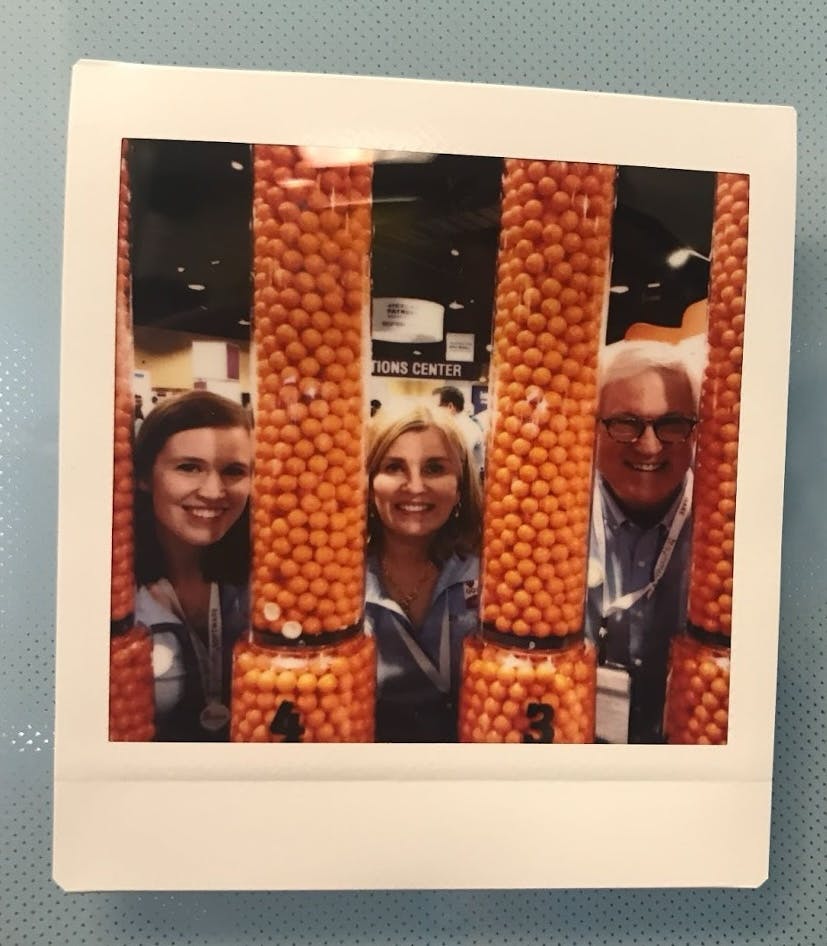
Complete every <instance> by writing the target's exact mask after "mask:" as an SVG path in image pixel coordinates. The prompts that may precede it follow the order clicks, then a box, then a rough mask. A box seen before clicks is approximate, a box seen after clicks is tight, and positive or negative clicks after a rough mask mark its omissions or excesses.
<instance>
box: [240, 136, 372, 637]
mask: <svg viewBox="0 0 827 946" xmlns="http://www.w3.org/2000/svg"><path fill="white" fill-rule="evenodd" d="M254 150H255V161H254V168H255V180H254V218H255V219H256V220H260V219H265V220H268V219H272V220H273V221H274V223H275V225H276V226H277V228H278V233H279V239H278V240H272V239H268V240H266V241H259V240H256V244H255V249H256V255H255V262H254V273H253V282H254V286H255V292H254V304H253V311H254V315H255V316H256V327H255V332H256V342H257V344H256V352H257V362H258V363H257V366H256V369H257V374H258V378H259V396H258V405H257V407H258V410H257V430H258V431H259V434H258V441H259V443H258V446H257V450H256V461H255V465H254V470H253V523H254V526H253V563H252V575H253V579H252V589H251V590H252V613H253V624H254V626H255V627H256V628H258V629H260V630H270V631H273V632H277V633H286V635H287V636H288V637H292V636H296V635H301V636H313V635H318V634H319V633H322V632H330V631H336V630H341V629H343V628H346V627H349V626H351V625H354V624H356V623H358V621H359V619H360V617H361V610H362V604H361V597H358V600H357V599H356V598H354V599H353V600H351V599H348V601H347V603H345V601H344V599H340V600H338V601H335V600H333V599H332V598H331V597H330V592H329V588H328V586H327V582H328V581H329V580H330V579H329V578H328V577H326V576H324V569H325V568H326V567H327V566H328V565H329V564H330V562H331V558H330V556H329V553H331V552H332V553H333V554H334V556H335V554H336V552H337V550H339V549H341V548H342V546H343V544H348V547H349V548H350V549H353V550H356V551H357V552H359V553H361V549H362V548H363V546H364V532H365V521H364V498H363V492H364V489H363V483H362V476H363V474H362V464H361V458H362V456H363V452H364V433H363V425H362V418H363V416H364V402H363V390H362V385H361V374H362V364H361V360H362V350H363V340H364V327H363V317H362V312H363V308H364V301H365V300H366V298H367V296H368V293H369V276H368V272H369V267H368V262H369V260H368V249H369V244H368V240H367V239H363V236H364V235H366V234H369V232H370V226H371V222H370V205H369V204H367V205H366V204H365V203H364V196H367V195H368V194H369V193H370V177H371V168H370V167H369V166H362V165H352V166H350V167H345V168H341V167H336V168H325V167H323V166H321V165H319V166H315V165H312V164H311V163H310V162H308V161H307V160H304V159H303V158H302V157H301V155H300V153H299V150H298V149H296V148H291V147H285V146H281V145H278V146H271V145H256V146H255V149H254ZM274 155H278V161H279V165H278V166H279V168H280V169H283V171H284V175H285V179H286V180H287V179H289V180H293V181H300V182H301V184H300V185H296V186H291V187H290V188H286V189H282V188H278V189H272V188H270V187H265V186H264V183H265V180H264V179H265V177H266V175H267V174H269V173H270V170H269V169H270V168H272V166H273V160H274ZM357 182H358V184H357ZM259 183H261V185H262V186H261V187H259V186H258V185H259ZM357 188H360V189H362V190H365V189H366V194H361V190H360V195H361V196H360V198H359V200H358V202H353V203H350V202H349V201H348V199H346V198H345V197H344V195H346V194H348V193H350V192H352V191H354V190H355V189H357ZM360 235H361V236H360ZM275 300H278V305H280V306H281V307H282V308H281V309H279V310H278V311H274V308H273V306H274V301H275ZM267 307H270V308H267ZM264 309H266V310H267V312H268V313H272V314H273V315H274V317H269V316H268V317H264V318H259V313H260V312H262V311H263V310H264ZM349 458H351V459H349ZM274 461H277V462H278V464H279V466H278V469H274V466H273V462H274ZM351 461H355V462H351ZM349 513H354V514H355V516H356V518H355V520H354V526H353V529H352V530H351V531H350V532H349V533H347V534H346V532H345V530H344V529H343V527H342V526H343V520H346V519H347V516H348V514H349ZM259 514H261V515H259ZM337 567H338V568H339V570H340V571H339V573H338V576H339V577H340V578H341V580H342V581H343V582H345V583H346V584H353V585H354V586H355V587H359V588H361V587H362V586H363V584H364V557H363V555H361V554H354V555H351V554H350V553H348V556H347V561H346V562H343V563H339V564H338V565H337Z"/></svg>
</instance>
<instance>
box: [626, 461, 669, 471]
mask: <svg viewBox="0 0 827 946" xmlns="http://www.w3.org/2000/svg"><path fill="white" fill-rule="evenodd" d="M631 466H632V469H634V470H640V471H641V472H643V473H654V471H655V470H659V469H660V468H661V466H662V464H661V463H633V464H632V465H631Z"/></svg>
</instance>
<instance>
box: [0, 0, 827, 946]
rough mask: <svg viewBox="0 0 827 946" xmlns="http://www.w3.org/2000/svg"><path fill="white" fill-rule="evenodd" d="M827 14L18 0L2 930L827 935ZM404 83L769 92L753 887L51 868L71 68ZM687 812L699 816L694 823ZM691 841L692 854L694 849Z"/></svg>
mask: <svg viewBox="0 0 827 946" xmlns="http://www.w3.org/2000/svg"><path fill="white" fill-rule="evenodd" d="M825 36H827V5H825V4H824V3H823V2H818V0H811V2H804V0H802V2H797V0H776V2H760V0H742V2H741V3H740V4H726V3H712V2H698V0H695V2H692V3H687V2H683V3H679V2H673V0H665V2H641V0H638V2H636V3H633V4H629V3H622V2H612V0H583V2H581V3H579V4H569V3H565V4H564V3H556V4H552V3H549V2H544V0H514V2H512V3H502V2H498V0H476V2H474V0H465V2H464V3H460V2H452V0H441V2H440V0H419V2H416V0H408V2H402V0H386V2H383V3H371V2H368V0H338V2H335V0H329V2H321V0H302V2H295V0H287V2H280V3H279V2H275V3H270V4H266V3H263V2H260V0H256V2H252V0H251V2H245V3H240V4H228V3H225V2H219V0H199V2H194V0H117V2H116V0H86V2H84V0H52V2H50V0H28V2H27V3H25V4H22V3H21V4H13V3H6V4H2V9H1V10H0V50H2V57H0V123H1V124H0V141H2V155H3V161H2V178H0V273H2V280H0V287H2V291H0V311H2V323H0V324H2V345H0V618H2V641H3V648H2V661H0V842H2V843H0V872H1V876H0V942H2V943H3V944H7V946H19V944H26V943H37V944H41V943H43V944H51V943H56V944H90V946H91V944H106V946H118V944H137V946H144V944H155V943H158V944H173V943H176V944H179V943H180V944H196V943H197V944H199V946H207V944H221V946H226V944H233V943H256V944H268V943H273V944H276V943H277V944H280V946H287V944H291V943H301V944H304V943H313V944H329V946H333V944H350V943H360V944H379V943H391V944H403V943H406V944H407V943H416V944H418V943H423V944H442V943H467V944H484V943H502V944H521V946H528V944H533V943H550V942H553V943H566V944H569V943H571V944H641V946H648V944H653V946H671V944H687V946H688V944H697V943H703V944H711V946H719V944H726V943H750V944H752V943H755V944H776V943H777V944H784V946H797V944H810V943H813V944H815V943H823V942H824V941H825V939H827V883H825V879H826V874H827V869H826V868H825V832H827V826H825V814H827V811H826V806H825V791H824V788H823V782H824V778H825V774H827V753H826V752H825V744H824V739H823V730H824V724H825V646H824V625H825V612H826V611H827V608H825V597H826V596H825V591H824V575H825V568H824V550H825V546H826V544H827V512H825V510H824V506H823V503H822V502H820V500H821V494H822V492H823V486H822V482H823V471H824V469H825V466H826V465H827V463H825V460H827V456H826V455H825V453H826V451H827V424H825V416H826V414H825V399H824V397H823V396H820V395H822V392H823V387H822V386H821V385H819V384H818V383H817V381H818V379H819V378H820V377H821V376H823V367H824V365H825V360H827V353H825V351H824V350H823V346H824V340H825V327H824V325H825V323H824V300H825V297H827V285H825V281H827V276H825V274H826V273H827V173H825V171H826V170H827V166H826V163H825V157H824V155H825V151H827V112H826V111H825V108H824V100H825V93H827V79H825V76H826V75H827V63H825ZM81 57H93V58H101V59H123V60H128V61H133V62H153V63H164V64H174V65H193V66H217V67H228V68H254V69H279V70H298V71H308V72H336V73H358V74H372V75H396V76H406V77H415V78H429V79H454V80H460V81H483V82H492V83H514V84H524V85H543V86H554V87H563V88H571V89H594V90H601V91H608V92H632V93H643V94H648V95H657V96H679V97H687V98H707V99H717V100H734V101H741V102H775V103H783V104H790V105H794V106H795V107H796V108H797V109H798V113H799V147H800V150H799V190H798V194H799V205H798V226H797V261H796V279H795V303H794V304H795V308H794V315H793V327H792V367H791V380H790V384H791V397H790V422H789V437H788V459H787V485H786V505H785V523H784V560H783V574H782V611H781V645H780V666H779V690H778V712H777V728H776V766H775V793H774V804H773V824H772V859H771V864H770V880H769V881H768V883H767V884H765V886H764V887H763V888H761V889H760V890H757V891H725V890H693V891H677V892H669V891H647V892H622V891H609V892H602V893H600V892H592V891H568V892H565V891H561V892H557V891H551V892H509V893H504V892H503V893H498V892H478V893H476V892H462V893H460V892H456V893H454V892H441V893H433V892H427V891H423V892H417V893H384V892H375V893H338V894H337V893H328V894H314V893H306V894H295V893H290V894H280V893H272V894H243V893H227V894H210V895H201V894H183V895H175V894H158V895H155V894H107V895H95V894H85V895H81V894H74V895H69V894H64V893H62V892H61V891H60V890H59V889H58V888H57V887H56V886H55V885H54V884H53V883H52V881H51V879H50V874H51V863H50V861H51V851H50V842H51V838H50V833H51V817H50V810H51V779H52V758H51V747H52V734H53V727H54V718H53V717H54V711H53V700H52V692H53V663H54V585H55V549H56V528H55V520H56V512H57V456H56V447H55V442H56V437H57V408H58V349H59V316H60V311H59V306H60V255H61V237H62V216H63V175H64V162H65V129H66V114H67V106H68V92H69V76H70V68H71V65H72V64H73V63H74V62H75V60H77V59H79V58H81ZM676 817H679V812H676ZM676 856H677V857H679V856H680V852H676Z"/></svg>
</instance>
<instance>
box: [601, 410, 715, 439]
mask: <svg viewBox="0 0 827 946" xmlns="http://www.w3.org/2000/svg"><path fill="white" fill-rule="evenodd" d="M600 422H601V423H602V424H603V426H604V427H605V428H606V432H607V433H608V435H609V436H610V437H611V438H612V440H615V441H617V443H636V442H637V441H638V440H640V438H641V437H642V436H643V433H644V431H645V430H646V428H647V427H651V428H652V430H653V431H654V432H655V436H656V437H657V438H658V440H659V441H660V442H661V443H664V444H672V443H684V442H685V441H686V440H688V439H689V435H690V434H691V433H692V431H693V430H694V429H695V424H697V423H698V421H697V419H696V418H694V417H684V415H683V414H664V415H663V416H661V417H656V418H655V419H654V420H648V419H647V418H645V417H638V416H637V415H636V414H616V415H615V416H614V417H601V418H600Z"/></svg>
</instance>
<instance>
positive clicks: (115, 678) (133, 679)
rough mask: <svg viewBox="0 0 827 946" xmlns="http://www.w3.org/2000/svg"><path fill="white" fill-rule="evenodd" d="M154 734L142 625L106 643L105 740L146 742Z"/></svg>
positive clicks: (148, 651)
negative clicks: (107, 690)
mask: <svg viewBox="0 0 827 946" xmlns="http://www.w3.org/2000/svg"><path fill="white" fill-rule="evenodd" d="M154 735H155V689H154V680H153V675H152V638H151V635H150V634H149V632H148V631H146V630H145V629H144V628H142V627H133V628H132V629H131V630H130V631H127V632H126V633H125V634H116V635H114V636H113V637H112V638H111V639H110V642H109V739H110V741H111V742H147V741H148V740H150V739H152V737H153V736H154Z"/></svg>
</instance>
